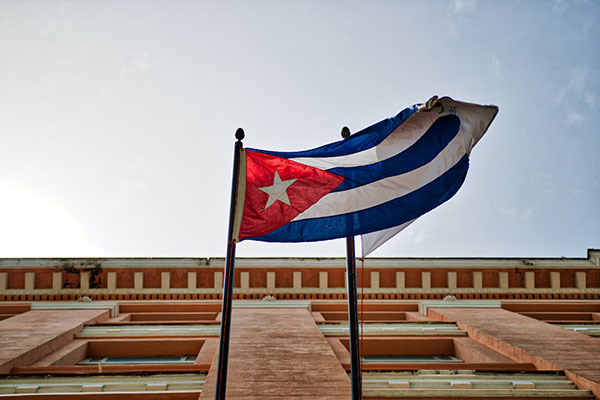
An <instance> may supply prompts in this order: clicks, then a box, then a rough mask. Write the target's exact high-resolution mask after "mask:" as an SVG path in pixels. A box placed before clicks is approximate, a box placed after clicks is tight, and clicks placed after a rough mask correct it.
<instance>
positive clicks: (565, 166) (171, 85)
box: [0, 0, 600, 257]
mask: <svg viewBox="0 0 600 400" xmlns="http://www.w3.org/2000/svg"><path fill="white" fill-rule="evenodd" d="M599 43H600V3H599V2H597V1H566V0H565V1H483V0H480V1H476V0H471V1H467V0H462V1H460V0H459V1H454V2H447V1H427V2H408V1H406V2H404V1H360V2H359V1H341V0H340V1H322V0H321V1H293V2H292V1H280V0H279V1H275V0H273V1H236V2H231V1H150V0H145V1H127V2H123V1H50V0H47V1H9V0H0V149H1V151H2V153H1V154H2V157H0V224H1V226H2V228H1V229H0V257H41V256H91V257H104V256H202V257H204V256H223V255H224V253H225V246H226V239H227V238H226V236H227V232H226V231H227V221H228V210H229V195H230V183H231V169H232V151H233V144H234V136H233V135H234V132H235V129H236V128H237V127H239V126H241V127H243V128H244V129H245V130H246V140H245V141H244V143H245V145H246V146H248V147H257V148H266V149H273V150H304V149H308V148H312V147H316V146H319V145H322V144H325V143H328V142H331V141H335V140H338V138H339V132H340V130H341V127H342V126H343V125H347V126H349V127H350V129H351V130H352V131H357V130H360V129H362V128H364V127H366V126H368V125H371V124H373V123H375V122H377V121H379V120H381V119H383V118H386V117H388V116H392V115H394V114H396V113H397V112H398V111H400V110H402V109H403V108H404V107H406V106H409V105H412V104H414V103H418V102H424V101H426V100H427V99H428V98H429V97H431V96H432V95H434V94H438V95H440V96H443V95H447V96H451V97H453V98H455V99H457V100H463V101H469V102H475V103H482V104H496V105H498V106H499V107H500V112H499V114H498V117H497V118H496V120H495V122H494V123H493V124H492V127H491V128H490V130H489V131H488V133H486V135H485V136H484V137H483V139H482V140H481V141H480V143H479V144H478V145H477V146H476V147H475V149H474V150H473V153H472V155H471V169H470V171H469V174H468V176H467V180H466V182H465V184H464V185H463V187H462V189H461V190H460V191H459V193H458V194H457V195H456V196H455V197H454V198H453V199H451V200H450V201H449V202H448V203H446V204H444V205H442V206H441V207H439V208H438V209H436V210H434V211H432V212H430V213H429V214H427V215H425V216H423V217H422V218H421V219H419V220H418V221H417V222H415V223H414V224H413V225H412V226H410V227H409V228H408V229H406V230H405V231H404V232H402V233H401V234H400V235H398V236H397V237H396V238H394V239H392V240H391V241H390V242H388V243H386V244H385V245H384V246H382V247H381V248H380V249H379V250H377V251H376V252H375V253H373V256H385V257H387V256H425V257H429V256H436V257H437V256H473V257H476V256H495V257H496V256H497V257H513V256H516V257H518V256H531V257H535V256H544V257H560V256H569V257H585V252H586V249H587V248H590V247H596V248H598V247H600V206H599V204H600V132H599V131H598V126H600V117H599V116H598V110H599V108H600V104H599V103H600V99H599V94H600V91H599V89H600V82H599V77H600V46H599V45H598V44H599ZM237 254H238V256H259V257H260V256H339V257H343V256H344V254H345V253H344V241H343V240H336V241H328V242H321V243H313V244H264V243H259V242H242V243H240V244H239V245H238V247H237Z"/></svg>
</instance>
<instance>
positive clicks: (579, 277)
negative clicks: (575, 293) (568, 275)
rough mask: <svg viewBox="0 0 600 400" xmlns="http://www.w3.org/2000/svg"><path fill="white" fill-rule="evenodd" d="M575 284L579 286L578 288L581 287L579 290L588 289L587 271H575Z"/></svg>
mask: <svg viewBox="0 0 600 400" xmlns="http://www.w3.org/2000/svg"><path fill="white" fill-rule="evenodd" d="M575 284H576V286H577V289H579V290H583V289H587V282H586V274H585V272H576V273H575Z"/></svg>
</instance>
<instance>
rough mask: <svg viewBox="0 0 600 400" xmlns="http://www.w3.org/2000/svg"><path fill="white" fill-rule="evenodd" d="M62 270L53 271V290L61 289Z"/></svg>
mask: <svg viewBox="0 0 600 400" xmlns="http://www.w3.org/2000/svg"><path fill="white" fill-rule="evenodd" d="M62 278H63V276H62V272H53V273H52V290H61V289H62V286H63V281H62V280H63V279H62Z"/></svg>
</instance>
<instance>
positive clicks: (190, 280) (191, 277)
mask: <svg viewBox="0 0 600 400" xmlns="http://www.w3.org/2000/svg"><path fill="white" fill-rule="evenodd" d="M197 281H198V275H197V274H196V272H188V273H187V287H188V289H196V283H197Z"/></svg>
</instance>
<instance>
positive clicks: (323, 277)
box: [319, 271, 329, 289]
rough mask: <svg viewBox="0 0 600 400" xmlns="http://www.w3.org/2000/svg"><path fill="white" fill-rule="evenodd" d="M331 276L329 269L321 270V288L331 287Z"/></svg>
mask: <svg viewBox="0 0 600 400" xmlns="http://www.w3.org/2000/svg"><path fill="white" fill-rule="evenodd" d="M328 281H329V276H328V274H327V271H319V289H327V288H328V287H329V282H328Z"/></svg>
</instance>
